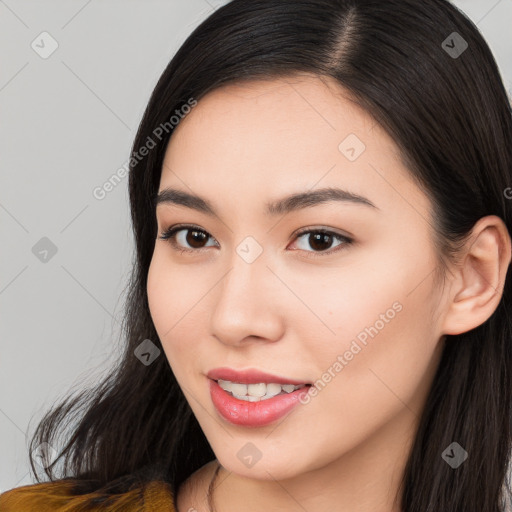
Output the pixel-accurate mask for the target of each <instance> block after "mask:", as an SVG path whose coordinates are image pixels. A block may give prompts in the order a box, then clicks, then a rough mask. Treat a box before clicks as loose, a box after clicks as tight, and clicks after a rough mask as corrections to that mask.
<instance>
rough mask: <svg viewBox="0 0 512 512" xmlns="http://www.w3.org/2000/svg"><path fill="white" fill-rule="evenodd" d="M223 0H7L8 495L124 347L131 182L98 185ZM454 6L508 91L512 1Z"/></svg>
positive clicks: (4, 402)
mask: <svg viewBox="0 0 512 512" xmlns="http://www.w3.org/2000/svg"><path fill="white" fill-rule="evenodd" d="M224 3H226V2H225V1H213V0H182V1H178V0H166V1H163V0H144V1H142V0H138V1H137V0H109V1H106V0H103V1H102V2H100V1H98V0H81V1H74V0H73V1H71V0H65V1H64V0H61V1H55V0H52V1H50V0H47V1H46V2H40V0H31V1H30V0H5V1H3V0H0V52H1V58H0V63H1V66H0V107H1V111H0V116H1V117H0V119H1V122H0V141H1V142H0V144H1V152H0V154H1V158H0V173H1V174H0V176H1V187H0V221H1V223H0V226H1V230H2V239H3V240H4V241H5V242H4V244H3V248H2V250H1V251H0V258H1V259H0V311H1V315H2V316H1V320H2V322H1V323H0V330H1V331H0V492H2V491H4V490H7V489H10V488H12V487H15V486H19V485H24V484H29V483H32V480H31V477H30V474H29V471H28V454H27V441H28V438H27V432H28V433H29V434H31V433H32V432H33V429H34V428H35V425H36V424H37V420H38V419H39V418H40V417H41V416H42V414H43V412H44V411H45V410H46V408H47V407H48V406H49V405H50V404H51V403H52V402H53V401H54V400H55V399H56V398H58V397H60V396H63V395H65V394H66V393H67V391H68V390H69V389H70V387H71V386H73V385H76V386H79V385H81V384H82V383H84V382H90V381H92V380H93V379H94V378H95V377H96V379H97V377H98V375H100V374H101V372H102V371H104V370H105V369H106V368H108V366H109V364H110V363H111V362H112V361H113V359H114V358H115V356H116V353H117V352H118V350H119V342H120V340H119V338H120V329H119V322H120V319H121V313H122V308H123V304H124V295H123V290H124V286H125V284H126V280H127V278H128V275H129V271H130V265H131V257H132V247H133V241H132V236H131V227H130V219H129V209H128V194H127V178H124V179H123V180H122V181H121V183H120V184H119V185H117V186H116V187H115V188H114V189H113V190H112V191H111V192H109V193H108V194H107V195H106V197H105V198H104V199H102V200H98V199H96V198H95V197H94V195H93V190H94V189H95V188H96V187H100V186H102V184H103V183H105V182H106V181H107V180H108V179H109V178H110V177H111V176H112V175H113V174H114V173H116V171H117V170H118V169H119V168H121V167H122V166H123V165H124V164H125V163H126V161H127V158H128V156H129V152H130V148H131V143H132V141H133V138H134V136H135V132H136V129H137V126H138V123H139V121H140V119H141V116H142V113H143V110H144V108H145V105H146V102H147V100H148V99H149V95H150V93H151V91H152V89H153V87H154V85H155V83H156V80H157V79H158V77H159V76H160V74H161V72H162V71H163V69H164V68H165V66H166V65H167V63H168V61H169V60H170V59H171V57H172V55H173V54H174V52H175V51H176V50H177V49H178V47H179V45H180V44H181V43H182V42H183V41H184V39H185V38H186V37H187V36H188V34H189V33H190V32H191V31H192V30H193V29H194V28H195V27H196V26H197V25H198V24H199V23H200V22H201V21H202V20H203V19H205V18H206V17H207V16H208V15H209V14H210V13H211V12H212V11H213V10H214V9H215V8H216V7H218V6H219V5H221V4H224ZM454 3H455V4H456V5H457V6H458V7H460V8H461V9H462V10H463V11H464V12H465V13H466V14H467V15H468V16H469V17H470V18H471V19H472V20H473V21H474V22H475V23H476V24H477V25H478V27H479V29H480V30H481V31H482V33H483V35H484V37H485V38H486V40H487V41H488V43H489V45H490V47H491V49H492V50H493V52H494V55H495V57H496V60H497V61H498V64H499V66H500V69H501V72H502V75H503V79H504V82H505V85H506V87H507V89H508V91H509V93H511V92H512V41H511V35H510V26H511V22H512V0H500V1H496V0H492V1H489V0H471V1H467V0H459V1H456V2H454ZM44 31H46V32H48V33H49V34H50V35H51V37H52V38H53V40H55V41H56V42H57V44H58V48H57V50H56V51H55V52H54V53H53V54H52V55H50V56H49V57H48V58H42V57H41V56H40V54H39V53H36V51H35V50H34V49H33V48H32V47H31V44H32V42H33V41H35V42H34V45H38V46H36V48H37V49H38V51H39V52H43V51H48V50H49V49H51V44H52V41H51V40H50V39H49V38H48V36H40V34H41V33H42V32H44ZM42 38H43V42H41V39H42ZM53 44H55V43H53ZM43 46H44V48H43ZM43 237H46V238H47V239H49V240H50V241H51V243H52V244H53V245H54V246H55V247H56V249H57V252H56V253H55V254H53V255H52V252H51V250H50V252H48V254H47V255H46V261H45V262H44V261H41V259H40V258H44V257H45V256H44V252H43V253H40V254H39V255H36V254H34V252H36V253H37V252H38V251H37V250H35V249H34V250H33V247H34V246H36V248H38V249H39V251H42V250H44V249H45V248H46V249H47V248H48V242H47V241H42V242H40V240H41V239H42V238H43ZM38 243H39V244H42V245H36V244H38ZM45 244H46V245H45Z"/></svg>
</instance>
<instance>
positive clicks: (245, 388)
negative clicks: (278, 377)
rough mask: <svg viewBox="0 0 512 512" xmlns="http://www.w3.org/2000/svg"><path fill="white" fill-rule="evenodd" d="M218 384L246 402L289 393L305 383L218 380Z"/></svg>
mask: <svg viewBox="0 0 512 512" xmlns="http://www.w3.org/2000/svg"><path fill="white" fill-rule="evenodd" d="M218 384H219V386H220V387H221V388H222V389H223V390H224V391H227V392H230V393H231V394H232V395H233V396H234V397H235V398H238V399H239V400H246V401H248V402H259V401H260V400H268V399H269V398H273V397H274V396H277V395H279V394H283V393H291V392H292V391H295V390H296V389H300V388H303V387H304V386H305V385H304V384H301V385H299V386H294V385H293V384H277V383H274V382H272V383H269V384H266V383H265V382H258V383H257V384H241V383H239V382H231V381H229V380H222V379H219V380H218Z"/></svg>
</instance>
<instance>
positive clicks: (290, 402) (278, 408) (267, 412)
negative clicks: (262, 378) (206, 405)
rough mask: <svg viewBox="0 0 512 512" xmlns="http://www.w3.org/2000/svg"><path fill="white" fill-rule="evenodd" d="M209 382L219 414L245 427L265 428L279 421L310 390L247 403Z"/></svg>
mask: <svg viewBox="0 0 512 512" xmlns="http://www.w3.org/2000/svg"><path fill="white" fill-rule="evenodd" d="M209 381H210V395H211V397H212V402H213V405H214V406H215V408H216V409H217V411H218V412H219V414H220V415H221V416H222V417H223V418H224V419H226V420H227V421H229V422H230V423H233V424H234V425H242V426H244V427H263V426H265V425H269V424H270V423H272V422H274V421H277V420H278V419H280V418H282V417H283V416H285V415H286V414H288V413H289V412H290V411H291V410H292V409H293V408H294V407H295V406H296V405H298V404H299V403H300V402H299V400H300V398H301V397H302V396H305V395H307V393H308V390H309V386H306V387H304V388H301V389H297V390H295V391H292V392H291V393H287V394H285V395H284V394H283V395H277V396H275V397H273V398H268V399H266V400H260V401H259V402H247V401H245V400H239V399H238V398H235V397H234V396H232V395H231V394H230V393H228V392H227V391H224V390H223V389H222V388H221V387H220V386H219V385H218V384H217V382H215V381H214V380H212V379H209Z"/></svg>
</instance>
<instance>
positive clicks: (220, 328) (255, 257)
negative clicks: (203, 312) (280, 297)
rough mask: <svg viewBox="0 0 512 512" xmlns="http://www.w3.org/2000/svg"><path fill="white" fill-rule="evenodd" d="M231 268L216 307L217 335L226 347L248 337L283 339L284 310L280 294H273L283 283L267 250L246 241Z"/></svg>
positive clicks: (214, 324)
mask: <svg viewBox="0 0 512 512" xmlns="http://www.w3.org/2000/svg"><path fill="white" fill-rule="evenodd" d="M228 264H229V271H228V272H227V274H226V275H225V276H224V278H223V279H222V280H221V282H220V283H219V285H218V291H217V297H216V300H215V303H214V311H213V315H212V330H213V334H215V335H216V336H217V337H218V338H219V339H221V340H222V341H223V342H225V343H238V342H239V341H241V340H243V339H244V338H246V337H248V336H255V337H260V338H264V339H268V340H271V339H273V338H275V337H279V331H280V320H279V317H278V315H277V311H279V310H280V308H279V307H276V304H275V301H276V300H277V299H276V298H277V295H276V293H274V292H272V293H271V289H272V288H274V287H275V286H278V284H279V283H278V281H279V280H278V279H276V278H275V276H274V275H273V274H272V272H271V271H270V270H269V268H268V267H267V264H268V258H266V257H265V252H264V251H263V247H262V246H261V245H260V244H259V243H258V242H257V241H256V240H255V239H254V238H252V237H246V239H244V240H242V242H241V243H240V244H238V246H236V247H235V248H234V251H233V253H232V255H231V257H230V258H229V261H228ZM272 281H275V282H272ZM276 291H277V290H276Z"/></svg>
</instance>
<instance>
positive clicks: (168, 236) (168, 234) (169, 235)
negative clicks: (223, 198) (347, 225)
mask: <svg viewBox="0 0 512 512" xmlns="http://www.w3.org/2000/svg"><path fill="white" fill-rule="evenodd" d="M182 230H185V231H186V230H194V231H199V232H200V233H204V234H206V235H208V236H209V237H211V235H210V234H209V233H208V232H207V231H205V230H204V229H200V228H199V227H197V226H193V225H190V224H179V225H175V226H171V227H169V228H168V229H167V230H165V231H164V232H163V233H161V234H160V236H159V239H160V240H167V241H169V242H170V244H171V245H172V247H173V249H174V250H176V251H178V252H179V253H180V254H183V253H192V252H199V251H201V250H202V249H206V247H203V248H201V249H184V248H182V247H179V246H178V245H176V239H175V236H174V235H176V233H178V232H179V231H182ZM311 233H322V234H325V235H332V236H333V237H334V238H336V239H337V240H339V241H341V242H343V243H342V244H340V245H338V246H337V247H335V248H334V249H330V250H327V251H304V250H303V249H299V250H302V251H303V252H306V253H310V254H309V255H308V256H307V257H308V258H318V257H322V256H325V255H331V254H334V253H335V252H338V251H340V250H342V249H345V248H346V247H347V246H349V245H351V244H352V243H353V242H354V240H353V239H352V238H349V237H347V236H345V235H340V234H339V233H335V232H333V231H328V230H326V229H303V230H301V231H299V232H298V233H297V234H296V238H300V237H301V236H302V235H305V234H311ZM211 238H213V237H211Z"/></svg>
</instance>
